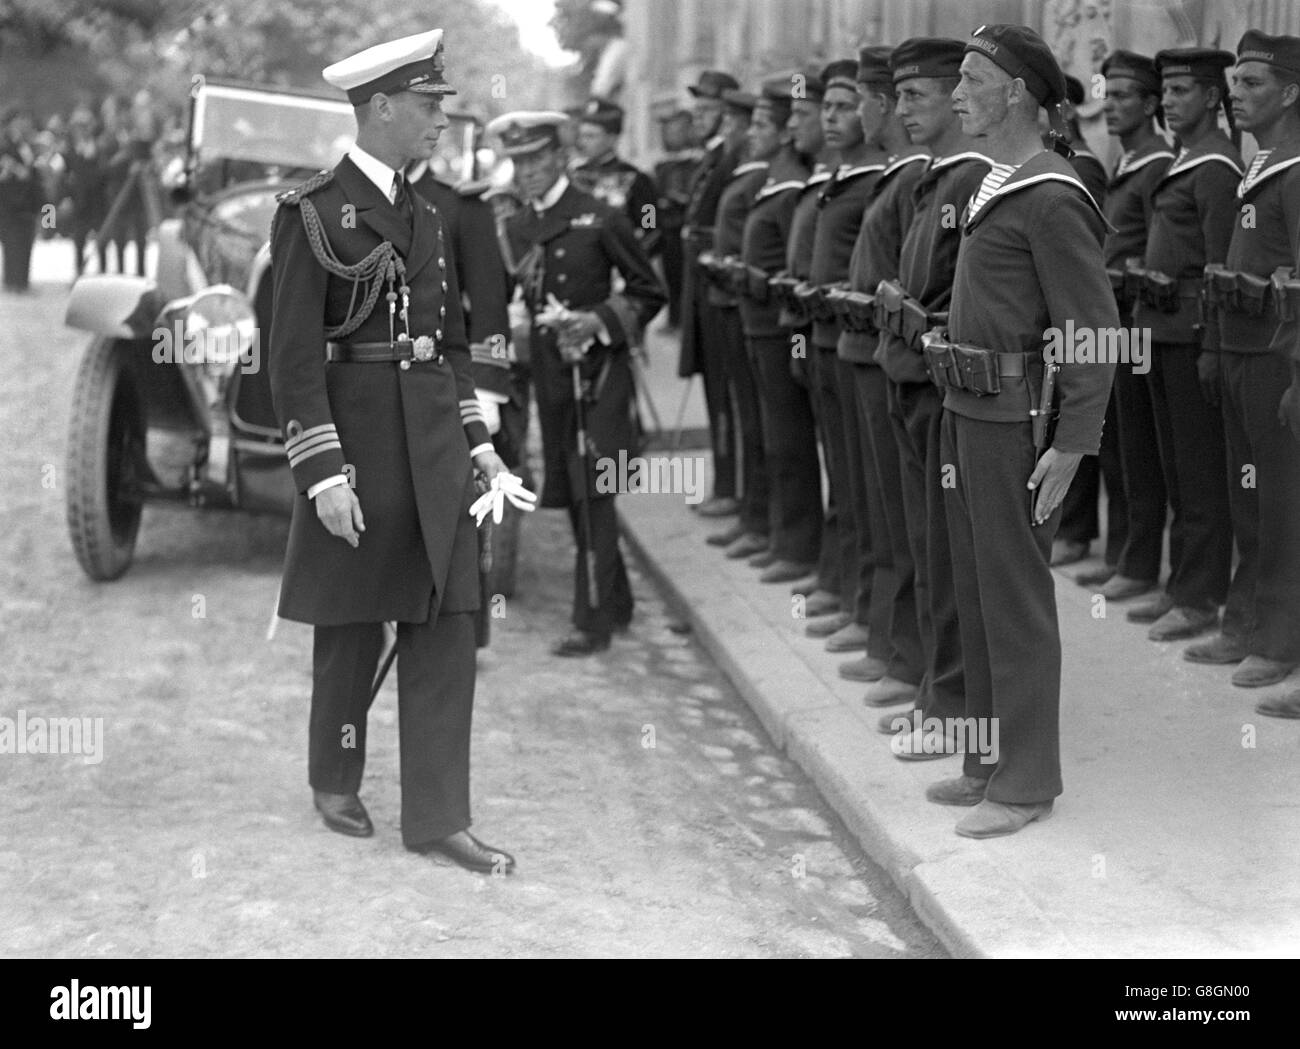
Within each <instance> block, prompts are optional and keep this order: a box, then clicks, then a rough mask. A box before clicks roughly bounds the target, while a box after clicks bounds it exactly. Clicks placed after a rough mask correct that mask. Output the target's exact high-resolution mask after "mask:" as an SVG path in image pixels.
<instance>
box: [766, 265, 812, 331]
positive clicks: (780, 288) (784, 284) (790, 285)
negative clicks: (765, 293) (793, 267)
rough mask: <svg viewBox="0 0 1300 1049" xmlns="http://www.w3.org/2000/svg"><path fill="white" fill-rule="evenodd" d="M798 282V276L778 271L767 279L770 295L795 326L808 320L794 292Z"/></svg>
mask: <svg viewBox="0 0 1300 1049" xmlns="http://www.w3.org/2000/svg"><path fill="white" fill-rule="evenodd" d="M799 283H800V282H799V278H798V277H792V276H790V275H789V274H788V273H778V274H777V275H776V276H774V277H769V278H768V279H767V287H768V290H769V291H770V292H771V297H772V298H773V299H775V300H776V302H777V303H779V304H780V306H781V308H782V309H783V310H785V311H786V312H787V313H788V314H789V315H790V318H791V320H792V321H793V322H794V324H795V326H799V325H802V324H806V323H807V321H808V313H807V311H806V310H805V309H804V307H803V303H802V302H800V301H799V299H798V298H797V297H796V296H795V293H794V289H795V288H797V287H798V286H799Z"/></svg>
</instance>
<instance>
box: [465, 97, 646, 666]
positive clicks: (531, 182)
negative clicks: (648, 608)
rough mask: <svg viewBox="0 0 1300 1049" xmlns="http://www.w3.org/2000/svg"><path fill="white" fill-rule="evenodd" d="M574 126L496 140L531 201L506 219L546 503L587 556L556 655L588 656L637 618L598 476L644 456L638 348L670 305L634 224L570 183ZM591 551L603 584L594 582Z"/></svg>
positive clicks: (535, 127) (534, 120)
mask: <svg viewBox="0 0 1300 1049" xmlns="http://www.w3.org/2000/svg"><path fill="white" fill-rule="evenodd" d="M566 119H567V118H566V117H565V115H564V114H563V113H507V114H505V115H504V116H500V117H497V119H496V120H494V121H492V123H490V124H489V125H488V132H489V134H493V135H499V136H500V138H501V143H502V148H503V152H504V153H505V154H506V155H507V156H509V157H510V158H511V159H512V160H513V162H514V166H515V181H516V183H517V185H518V188H519V190H520V192H521V193H522V195H523V196H524V197H525V198H526V199H527V203H526V204H525V205H524V207H522V208H521V209H520V210H519V211H518V212H517V213H516V214H514V215H513V216H511V217H510V219H509V220H507V223H506V231H507V235H508V237H509V241H510V249H511V255H512V256H513V257H514V258H515V259H516V260H518V268H517V271H516V276H517V277H518V279H519V281H520V284H521V285H522V288H523V293H524V301H525V302H526V304H527V306H528V309H529V311H530V312H531V313H532V315H533V326H532V333H531V336H530V339H529V344H530V346H531V348H532V367H533V381H534V386H535V388H536V391H537V409H538V416H539V418H540V421H541V427H542V455H543V458H544V461H545V470H546V479H545V483H544V486H543V493H542V505H543V506H547V507H566V508H567V509H568V511H569V517H570V522H571V523H572V525H573V534H574V538H575V539H576V541H577V546H578V550H577V566H576V570H575V572H574V586H573V625H574V627H575V628H576V631H575V632H574V633H573V634H571V635H569V636H568V637H566V638H564V639H563V640H561V641H560V642H559V643H558V644H557V645H556V646H555V648H554V649H553V650H552V651H553V652H554V653H555V654H556V655H560V656H585V655H590V654H591V653H593V652H599V651H602V650H603V649H606V648H608V647H609V639H610V634H611V633H612V632H613V631H614V630H617V629H621V628H622V627H625V626H627V624H628V623H629V622H630V620H631V618H632V589H631V586H630V585H629V583H628V578H627V570H626V569H625V568H624V565H623V557H622V555H621V554H620V553H619V549H618V519H617V518H616V517H615V514H614V498H613V497H614V495H615V494H617V491H610V490H608V487H609V486H608V485H607V484H602V483H599V478H600V476H602V475H603V476H605V477H608V476H610V475H611V471H610V470H609V469H608V466H602V461H604V462H605V463H610V464H617V463H618V462H619V458H620V452H622V453H625V455H626V456H628V457H631V456H635V455H636V449H635V447H634V444H635V427H634V425H633V419H634V416H633V408H634V404H635V398H634V389H633V377H632V364H631V360H630V358H629V350H630V348H631V347H632V346H633V345H635V344H636V343H637V342H638V340H639V339H640V337H641V332H642V330H643V329H644V328H645V325H646V324H647V323H649V321H650V320H651V318H653V317H654V315H655V314H656V313H658V312H659V310H660V309H661V308H662V307H663V304H664V302H665V301H667V295H666V294H665V292H664V290H663V286H662V285H661V284H660V282H659V278H658V277H657V276H656V275H655V272H654V269H653V268H652V267H651V265H650V260H649V258H648V257H647V256H646V253H645V250H644V249H643V248H642V247H641V244H640V242H639V241H638V240H637V237H636V234H635V233H634V232H633V230H632V227H631V225H630V224H629V223H628V221H627V219H625V218H624V217H623V216H622V214H621V213H620V212H618V211H615V210H614V209H613V208H611V207H609V206H608V205H605V204H602V203H601V202H600V201H598V200H597V199H596V198H595V197H592V196H590V195H588V194H586V193H583V192H582V191H581V190H579V189H577V188H576V187H574V186H573V185H572V184H571V183H570V181H569V179H568V176H566V175H565V173H564V154H563V151H562V149H561V146H560V136H559V127H560V125H561V124H562V123H563V122H564V121H565V120H566ZM615 272H617V273H618V274H619V275H620V276H621V277H622V278H623V282H624V287H623V289H622V290H621V291H616V290H615V288H614V274H615ZM552 300H554V303H559V306H560V308H561V309H562V310H564V311H565V316H564V317H563V319H561V320H558V321H555V322H553V323H549V322H547V321H546V320H544V319H542V318H540V317H539V315H541V314H546V313H547V311H548V307H549V308H550V309H551V312H554V303H553V302H552ZM575 364H576V365H579V366H580V368H579V373H580V381H581V386H582V398H583V405H582V407H583V414H584V416H585V422H586V439H587V448H586V459H587V462H586V463H585V464H584V463H583V461H582V458H580V457H579V456H578V455H577V454H576V453H577V437H578V405H577V403H576V402H575V400H574V388H573V374H572V369H573V367H574V365H575ZM593 467H595V470H593ZM588 530H589V531H590V535H588ZM588 542H590V546H588ZM589 551H590V553H591V554H592V555H593V558H592V559H593V560H594V574H595V579H594V580H593V581H591V582H590V583H589V578H588V556H587V555H588V552H589ZM593 598H594V599H593Z"/></svg>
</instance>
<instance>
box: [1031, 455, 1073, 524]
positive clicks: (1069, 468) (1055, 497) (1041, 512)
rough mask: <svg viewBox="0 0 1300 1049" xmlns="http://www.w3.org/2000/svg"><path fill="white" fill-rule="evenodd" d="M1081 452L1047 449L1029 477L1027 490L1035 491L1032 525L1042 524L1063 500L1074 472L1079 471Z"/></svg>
mask: <svg viewBox="0 0 1300 1049" xmlns="http://www.w3.org/2000/svg"><path fill="white" fill-rule="evenodd" d="M1082 459H1083V453H1082V452H1058V451H1057V450H1056V449H1055V448H1049V449H1047V451H1045V452H1044V453H1043V457H1042V458H1041V459H1039V460H1038V465H1037V466H1035V467H1034V472H1033V473H1032V474H1030V475H1029V486H1028V487H1029V490H1030V491H1031V492H1032V491H1035V490H1036V491H1037V492H1038V498H1037V499H1035V500H1034V514H1033V520H1034V524H1036V525H1040V524H1043V523H1044V522H1045V521H1046V520H1047V519H1048V518H1049V517H1051V516H1052V514H1053V512H1054V511H1055V510H1056V508H1057V507H1058V506H1060V505H1061V503H1062V502H1063V501H1064V500H1065V493H1066V492H1068V491H1069V490H1070V482H1071V481H1072V480H1074V472H1075V471H1076V470H1077V469H1079V462H1080V460H1082Z"/></svg>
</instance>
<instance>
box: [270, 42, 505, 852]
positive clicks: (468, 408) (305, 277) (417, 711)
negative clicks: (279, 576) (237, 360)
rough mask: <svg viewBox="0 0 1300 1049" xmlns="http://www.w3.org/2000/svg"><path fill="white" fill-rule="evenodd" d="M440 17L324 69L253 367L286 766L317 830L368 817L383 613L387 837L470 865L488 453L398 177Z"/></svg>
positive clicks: (280, 230)
mask: <svg viewBox="0 0 1300 1049" xmlns="http://www.w3.org/2000/svg"><path fill="white" fill-rule="evenodd" d="M441 50H442V31H441V30H433V31H432V32H428V33H419V34H416V35H414V36H409V37H404V38H402V39H400V40H395V41H392V42H390V43H387V44H381V45H378V46H376V47H372V48H369V49H367V50H365V51H362V52H360V53H359V54H356V55H353V56H352V57H351V58H348V59H345V60H343V61H342V62H338V63H336V64H335V65H332V66H330V67H329V68H328V69H326V70H325V71H324V74H323V75H324V77H325V79H326V80H327V81H329V83H331V84H333V85H334V86H336V87H339V88H341V89H343V90H344V91H346V92H347V94H348V100H349V101H350V102H351V103H352V105H353V106H354V107H355V109H356V115H357V127H358V131H357V144H356V146H355V147H354V148H353V149H352V150H350V151H349V153H348V155H347V156H346V157H344V158H343V160H342V161H341V162H340V163H339V164H338V166H337V167H335V168H334V169H333V171H325V172H321V173H320V174H318V175H315V176H313V177H312V178H311V179H310V180H308V181H307V182H306V183H304V184H303V185H301V186H299V187H298V188H296V189H294V190H291V191H289V192H287V193H284V194H282V195H281V197H280V208H279V210H278V211H277V212H276V214H275V219H274V221H273V223H272V228H271V260H272V275H273V306H272V317H273V319H272V324H271V341H270V350H269V353H268V367H269V371H270V379H271V394H272V398H273V400H274V403H275V410H276V415H277V418H278V419H279V422H280V425H281V427H282V428H283V430H284V435H285V450H286V452H287V454H288V457H289V465H290V467H291V469H292V471H293V478H294V482H295V484H296V486H297V488H298V497H297V502H296V503H295V505H294V512H293V521H292V524H291V526H290V533H289V548H288V552H287V554H286V557H285V568H284V578H283V581H282V583H281V587H280V607H279V613H280V615H281V616H283V617H284V618H286V619H292V620H297V621H299V622H304V623H312V624H314V625H315V642H314V667H313V687H312V704H311V722H310V734H309V739H310V742H309V762H308V776H309V779H310V782H311V785H312V788H313V790H314V792H315V802H316V807H317V808H318V809H319V811H320V812H321V814H322V816H323V817H324V819H325V823H326V825H327V826H329V827H330V829H331V830H335V831H338V832H340V833H343V834H350V835H354V836H357V837H368V836H370V835H371V834H372V833H373V832H374V828H373V826H372V824H371V822H370V818H369V816H368V815H367V813H366V810H365V807H364V806H363V805H362V804H361V801H360V799H359V798H358V796H357V791H358V789H359V787H360V785H361V776H362V770H363V767H364V764H365V739H366V714H367V710H368V708H369V706H370V702H371V691H372V681H373V679H374V676H375V671H376V667H377V665H378V662H379V658H380V650H381V648H382V646H383V624H384V623H385V622H386V621H395V622H396V624H397V642H396V643H397V687H398V713H399V718H400V732H401V782H402V841H403V843H404V844H405V845H406V847H407V848H409V849H412V850H414V851H418V852H432V853H439V854H442V855H445V856H447V857H449V858H451V859H452V860H454V861H455V862H457V863H459V864H460V865H462V866H464V867H467V868H469V869H471V870H476V871H481V872H485V873H487V872H502V873H505V872H508V871H510V870H511V869H512V868H513V867H514V860H513V858H512V857H510V856H509V855H508V854H507V853H505V852H503V851H502V850H500V849H494V848H492V847H491V846H488V845H485V844H483V843H482V842H480V841H479V840H478V839H477V838H475V837H474V836H472V835H471V834H470V833H469V832H468V829H467V828H468V827H469V824H470V812H469V733H470V717H471V709H472V707H473V702H474V679H475V655H474V617H473V613H474V612H475V610H476V609H477V608H478V601H479V594H478V585H477V578H476V558H475V546H476V544H475V534H474V526H473V523H472V520H471V518H470V517H469V512H468V511H469V506H470V503H471V501H472V498H473V493H474V483H473V468H472V467H475V466H476V467H477V468H478V469H479V470H481V471H482V473H483V474H484V475H485V476H486V477H487V478H489V479H491V478H492V477H495V476H496V475H497V474H498V473H501V472H503V471H504V466H503V464H502V463H501V460H500V458H499V457H498V456H497V454H496V452H495V451H493V449H492V444H491V442H490V441H489V440H488V433H487V429H486V427H485V425H484V423H483V415H482V411H481V409H480V407H479V404H478V401H477V399H476V398H475V395H474V381H473V378H472V376H471V374H470V355H469V348H468V346H467V344H466V340H465V328H464V321H463V318H462V314H461V305H460V288H459V286H458V282H457V277H456V270H455V267H454V266H451V265H449V264H448V262H449V259H448V254H449V251H450V245H449V244H448V243H447V240H446V234H445V230H444V226H443V222H442V218H441V216H440V215H439V214H438V213H437V211H436V210H435V209H434V208H433V206H432V205H430V204H428V203H427V202H425V201H423V200H422V199H420V198H418V197H416V196H415V195H414V194H413V192H412V191H411V189H410V187H409V186H407V185H406V180H405V178H404V176H403V175H402V170H403V168H404V167H405V166H406V164H407V163H408V162H410V161H411V160H413V159H416V158H421V157H427V156H428V155H429V154H430V153H431V152H432V151H433V148H434V146H435V145H436V144H437V141H438V136H439V134H440V133H441V131H442V129H443V128H445V127H447V125H448V121H447V118H446V117H445V116H444V115H443V112H442V108H441V101H440V99H441V96H442V95H444V94H449V93H452V89H451V87H450V86H448V84H447V83H446V81H445V80H444V79H443V76H442V56H441Z"/></svg>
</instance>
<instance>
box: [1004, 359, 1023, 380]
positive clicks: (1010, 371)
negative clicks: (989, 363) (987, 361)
mask: <svg viewBox="0 0 1300 1049" xmlns="http://www.w3.org/2000/svg"><path fill="white" fill-rule="evenodd" d="M998 375H1000V376H1001V377H1002V378H1004V379H1023V378H1024V377H1025V354H1023V353H999V354H998Z"/></svg>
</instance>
